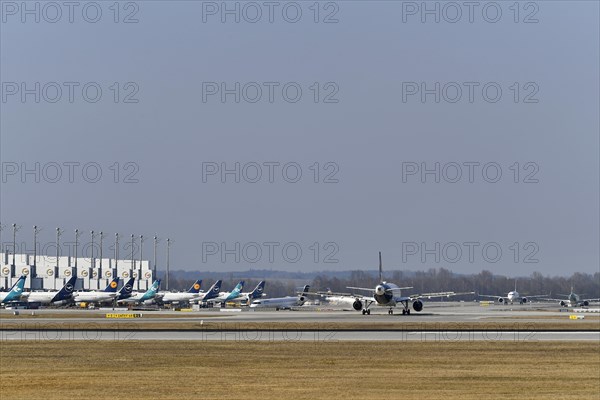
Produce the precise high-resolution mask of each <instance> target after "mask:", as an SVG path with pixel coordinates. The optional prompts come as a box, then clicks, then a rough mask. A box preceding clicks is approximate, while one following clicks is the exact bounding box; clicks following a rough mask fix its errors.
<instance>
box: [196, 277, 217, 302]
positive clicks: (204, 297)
mask: <svg viewBox="0 0 600 400" xmlns="http://www.w3.org/2000/svg"><path fill="white" fill-rule="evenodd" d="M222 283H223V281H222V280H220V279H219V280H218V281H216V282H215V283H214V284H213V285H212V286H211V287H210V289H208V291H207V292H201V293H200V294H199V295H198V297H195V298H194V299H192V300H190V303H199V302H203V301H205V302H208V301H209V300H211V299H214V298H215V297H218V296H219V293H220V292H221V284H222Z"/></svg>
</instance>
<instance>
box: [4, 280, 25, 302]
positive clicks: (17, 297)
mask: <svg viewBox="0 0 600 400" xmlns="http://www.w3.org/2000/svg"><path fill="white" fill-rule="evenodd" d="M26 278H27V277H26V276H25V275H21V276H20V277H19V279H18V280H17V281H16V282H15V284H14V285H12V287H11V288H10V290H9V291H8V292H0V303H12V302H18V301H21V298H22V297H23V298H25V297H26V296H23V287H24V286H25V279H26Z"/></svg>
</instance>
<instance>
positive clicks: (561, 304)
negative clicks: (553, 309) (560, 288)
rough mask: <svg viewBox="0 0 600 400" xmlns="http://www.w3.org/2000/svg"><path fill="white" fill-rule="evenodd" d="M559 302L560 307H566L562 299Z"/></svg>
mask: <svg viewBox="0 0 600 400" xmlns="http://www.w3.org/2000/svg"><path fill="white" fill-rule="evenodd" d="M559 304H560V306H561V307H566V306H567V303H566V302H564V301H562V300H561V302H560V303H559Z"/></svg>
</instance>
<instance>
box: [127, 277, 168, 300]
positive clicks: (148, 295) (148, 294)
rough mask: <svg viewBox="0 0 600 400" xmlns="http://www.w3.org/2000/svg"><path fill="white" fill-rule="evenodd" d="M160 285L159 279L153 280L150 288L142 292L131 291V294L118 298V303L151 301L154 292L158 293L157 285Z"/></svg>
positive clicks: (153, 298) (154, 296) (154, 294)
mask: <svg viewBox="0 0 600 400" xmlns="http://www.w3.org/2000/svg"><path fill="white" fill-rule="evenodd" d="M159 286H160V279H157V280H155V281H154V283H153V284H152V286H150V289H148V290H146V291H145V292H144V293H142V292H139V293H132V294H131V296H129V297H126V298H124V299H120V300H118V302H119V303H137V304H140V303H153V302H154V300H155V298H156V294H157V293H158V287H159Z"/></svg>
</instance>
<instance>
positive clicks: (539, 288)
mask: <svg viewBox="0 0 600 400" xmlns="http://www.w3.org/2000/svg"><path fill="white" fill-rule="evenodd" d="M198 275H202V273H198V272H190V271H174V272H171V274H170V282H169V286H170V289H171V290H187V289H189V287H190V286H191V284H192V282H193V281H194V279H196V278H192V277H200V276H198ZM224 275H228V276H221V277H220V278H221V279H223V287H222V290H227V291H229V290H231V289H232V288H233V287H234V286H235V285H236V284H237V283H238V282H239V281H240V280H241V279H244V274H243V272H236V273H235V274H233V273H230V274H224ZM251 275H254V276H252V277H251V278H246V279H244V280H245V281H246V285H245V287H244V291H251V290H252V289H254V287H255V286H256V285H257V284H258V282H259V281H260V280H261V279H265V280H266V281H267V284H266V287H265V293H266V294H267V296H269V297H281V296H289V295H293V294H295V293H296V292H297V291H298V290H300V289H301V287H302V286H303V285H305V284H310V285H311V290H322V291H324V290H327V289H328V288H329V289H330V290H331V291H333V292H339V293H348V292H350V290H349V289H346V287H347V286H358V287H366V288H374V287H375V285H377V283H379V282H378V280H379V278H378V276H377V273H375V272H374V271H344V272H341V273H339V274H336V273H332V272H326V273H315V274H314V275H312V277H310V276H306V277H303V278H301V279H298V277H294V278H295V279H291V278H282V277H281V275H282V274H281V271H264V277H261V278H257V277H255V274H251ZM271 275H272V276H271ZM307 275H308V274H307ZM159 277H163V278H164V273H162V271H159ZM203 279H204V281H203V283H202V289H203V290H207V289H208V288H209V287H210V285H212V284H213V283H214V280H215V279H216V278H214V277H213V273H206V277H203ZM384 280H387V281H389V282H393V283H395V284H397V285H398V286H401V287H405V286H410V287H413V289H410V290H407V291H406V292H405V293H406V294H410V293H428V292H446V291H454V292H476V293H480V294H489V295H506V294H507V293H508V292H509V291H511V290H514V288H515V278H513V277H507V276H505V275H494V274H493V273H492V272H491V271H486V270H484V271H481V272H480V273H478V274H470V275H465V274H456V273H453V272H452V271H450V270H447V269H445V268H435V269H429V270H427V271H418V272H414V271H387V272H386V273H385V276H384ZM516 284H517V291H518V292H519V293H520V294H521V295H524V296H527V295H542V294H545V295H551V296H552V297H554V296H557V295H558V294H568V293H569V292H570V290H571V286H573V290H574V291H575V293H577V294H579V295H583V296H584V297H586V298H600V272H596V273H595V274H593V275H592V274H585V273H579V272H576V273H573V274H572V275H571V276H568V277H563V276H552V277H551V276H544V275H542V274H541V273H540V272H534V273H532V274H531V275H530V276H527V277H518V278H516ZM162 287H163V288H164V284H163V285H162ZM464 299H465V300H466V299H473V296H465V297H464Z"/></svg>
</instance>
